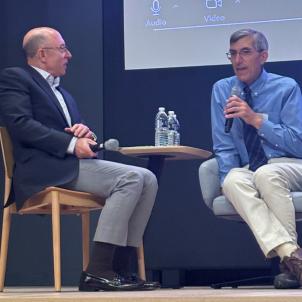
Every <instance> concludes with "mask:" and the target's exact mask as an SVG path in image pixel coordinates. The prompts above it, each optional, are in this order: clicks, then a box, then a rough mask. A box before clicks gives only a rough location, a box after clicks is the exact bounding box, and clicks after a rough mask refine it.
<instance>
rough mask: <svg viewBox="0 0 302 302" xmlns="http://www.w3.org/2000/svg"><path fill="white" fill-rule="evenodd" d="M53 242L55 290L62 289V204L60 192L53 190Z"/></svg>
mask: <svg viewBox="0 0 302 302" xmlns="http://www.w3.org/2000/svg"><path fill="white" fill-rule="evenodd" d="M52 244H53V266H54V281H55V290H56V291H61V238H60V204H59V193H58V192H52Z"/></svg>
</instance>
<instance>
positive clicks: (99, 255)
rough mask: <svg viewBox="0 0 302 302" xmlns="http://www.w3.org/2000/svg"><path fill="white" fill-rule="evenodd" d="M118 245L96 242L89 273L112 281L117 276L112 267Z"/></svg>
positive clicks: (88, 267)
mask: <svg viewBox="0 0 302 302" xmlns="http://www.w3.org/2000/svg"><path fill="white" fill-rule="evenodd" d="M116 247H117V246H116V245H114V244H110V243H106V242H97V241H95V242H94V246H93V248H92V252H91V257H90V260H89V263H88V266H87V269H86V272H87V273H90V274H93V275H96V276H99V277H104V278H109V279H112V278H113V277H114V275H115V273H114V271H113V267H112V263H113V256H114V252H115V249H116Z"/></svg>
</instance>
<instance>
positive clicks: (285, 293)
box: [0, 287, 302, 302]
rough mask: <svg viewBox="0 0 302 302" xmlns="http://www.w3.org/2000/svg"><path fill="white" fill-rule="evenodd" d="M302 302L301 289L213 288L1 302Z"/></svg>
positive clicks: (10, 296)
mask: <svg viewBox="0 0 302 302" xmlns="http://www.w3.org/2000/svg"><path fill="white" fill-rule="evenodd" d="M8 301H9V302H13V301H18V302H23V301H24V302H29V301H37V302H38V301H39V302H50V301H58V302H65V301H68V302H71V301H75V302H84V301H85V302H98V301H100V302H105V301H106V302H107V301H110V302H123V301H125V302H130V301H131V302H138V301H140V302H151V301H152V302H169V301H171V302H172V301H173V302H175V301H176V302H193V301H194V302H197V301H202V302H221V301H223V302H226V301H227V302H231V301H232V302H233V301H235V302H293V301H295V302H296V301H301V302H302V289H298V290H276V289H273V288H271V287H241V288H237V289H232V288H226V289H211V288H209V287H184V288H181V289H160V290H156V291H140V292H139V291H136V292H92V293H91V292H79V291H78V290H77V288H75V287H64V288H63V289H62V292H54V291H53V288H52V287H7V288H5V291H4V292H3V293H0V302H8Z"/></svg>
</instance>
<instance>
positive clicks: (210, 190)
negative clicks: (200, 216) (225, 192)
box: [199, 158, 221, 210]
mask: <svg viewBox="0 0 302 302" xmlns="http://www.w3.org/2000/svg"><path fill="white" fill-rule="evenodd" d="M218 169H219V168H218V162H217V160H216V158H212V159H209V160H207V161H205V162H203V163H202V164H201V165H200V167H199V183H200V187H201V193H202V197H203V200H204V202H205V203H206V205H207V206H208V207H209V208H210V209H211V210H212V209H213V201H214V199H215V198H216V197H218V196H220V195H221V190H220V181H219V170H218Z"/></svg>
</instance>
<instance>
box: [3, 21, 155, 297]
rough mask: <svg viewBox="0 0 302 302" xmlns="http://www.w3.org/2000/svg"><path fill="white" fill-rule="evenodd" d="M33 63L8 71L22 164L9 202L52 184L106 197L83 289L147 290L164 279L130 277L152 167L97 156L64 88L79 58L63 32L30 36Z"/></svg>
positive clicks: (27, 47) (148, 205)
mask: <svg viewBox="0 0 302 302" xmlns="http://www.w3.org/2000/svg"><path fill="white" fill-rule="evenodd" d="M23 49H24V51H25V54H26V57H27V63H28V66H27V67H26V68H19V67H13V68H7V69H5V70H3V71H2V73H1V75H0V116H1V119H2V122H3V123H4V125H5V127H6V128H7V130H8V132H9V134H10V136H11V139H12V143H13V149H14V159H15V167H14V174H13V188H12V189H13V190H12V192H13V194H12V196H11V197H10V201H9V202H16V205H17V208H18V209H20V208H22V205H23V203H24V201H25V200H26V199H27V198H29V197H30V196H32V195H33V194H35V193H37V192H39V191H41V190H43V189H44V188H46V187H48V186H61V187H65V188H68V189H73V190H79V191H84V192H90V193H94V194H97V195H99V196H102V197H104V198H106V205H105V207H104V209H103V210H102V213H101V215H100V219H99V223H98V226H97V229H96V233H95V237H94V242H95V244H94V247H93V250H92V255H91V259H90V262H89V265H88V267H87V270H86V271H85V272H82V275H81V279H80V285H79V289H80V290H82V291H93V290H137V289H139V290H141V289H154V288H156V287H158V284H156V283H152V282H148V283H147V282H143V281H142V280H139V279H138V278H136V279H133V278H132V279H131V278H129V275H128V274H129V261H130V256H131V254H132V252H133V250H135V247H138V246H139V245H140V244H141V243H142V236H143V233H144V230H145V227H146V225H147V222H148V220H149V217H150V215H151V211H152V208H153V205H154V200H155V197H156V192H157V181H156V178H155V176H154V175H153V174H152V173H151V172H150V171H149V170H146V169H143V168H140V167H134V166H128V165H123V164H119V163H114V162H109V161H104V160H99V159H96V153H94V152H93V151H92V150H91V148H90V145H95V144H96V142H95V140H94V138H95V135H94V133H93V132H92V131H91V130H90V129H89V127H88V126H86V125H85V124H84V123H83V122H82V119H81V116H80V113H79V111H78V108H77V105H76V103H75V101H74V99H73V98H72V96H71V95H70V94H69V93H68V92H67V91H65V90H64V89H62V88H61V87H60V86H59V82H60V77H61V76H63V75H65V73H66V69H67V65H68V62H69V60H70V59H71V57H72V55H71V53H70V51H69V50H68V48H67V47H66V45H65V41H64V40H63V38H62V36H61V34H60V33H59V32H58V31H56V30H54V29H52V28H48V27H41V28H34V29H32V30H30V31H29V32H28V33H27V34H26V35H25V37H24V40H23Z"/></svg>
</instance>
